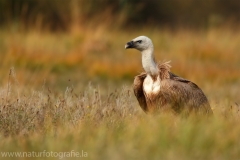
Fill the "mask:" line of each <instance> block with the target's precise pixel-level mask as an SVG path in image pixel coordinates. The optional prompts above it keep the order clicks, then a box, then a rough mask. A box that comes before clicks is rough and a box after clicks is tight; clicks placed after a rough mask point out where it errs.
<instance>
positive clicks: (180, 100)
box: [161, 72, 212, 114]
mask: <svg viewBox="0 0 240 160" xmlns="http://www.w3.org/2000/svg"><path fill="white" fill-rule="evenodd" d="M162 82H163V84H162V85H163V86H162V90H161V91H162V92H163V94H165V95H168V96H169V99H168V100H169V101H171V103H173V104H174V106H175V108H173V109H175V110H176V111H180V110H181V106H188V107H189V108H188V109H189V110H195V111H197V112H198V113H200V112H201V113H203V114H205V113H207V114H212V110H211V107H210V105H209V102H208V99H207V97H206V96H205V94H204V93H203V91H202V90H201V89H200V88H199V87H198V86H197V85H196V84H195V83H193V82H191V81H189V80H187V79H184V78H182V77H179V76H177V75H175V74H173V73H171V72H169V79H165V80H163V81H162ZM164 83H165V84H167V85H166V86H167V87H164ZM174 101H175V102H174Z"/></svg>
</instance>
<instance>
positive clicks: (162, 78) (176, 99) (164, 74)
mask: <svg viewBox="0 0 240 160" xmlns="http://www.w3.org/2000/svg"><path fill="white" fill-rule="evenodd" d="M125 48H126V49H128V48H135V49H137V50H139V51H140V52H141V53H142V65H143V68H144V70H145V72H143V73H141V74H140V75H137V76H136V77H135V79H134V84H133V90H134V94H135V96H136V98H137V100H138V102H139V104H140V107H141V108H142V109H143V110H144V111H145V112H150V113H156V112H159V111H173V112H174V113H187V114H188V113H190V112H194V113H197V114H201V115H206V114H207V115H208V114H212V110H211V107H210V105H209V102H208V99H207V97H206V96H205V94H204V93H203V91H202V90H201V89H200V88H199V87H198V86H197V85H196V84H195V83H193V82H191V81H189V80H186V79H184V78H181V77H179V76H177V75H175V74H173V73H171V72H170V67H171V66H170V64H169V62H166V63H162V64H157V63H156V62H155V58H154V54H153V52H154V47H153V44H152V41H151V39H149V38H148V37H146V36H139V37H137V38H135V39H133V40H132V41H130V42H128V43H127V44H126V45H125Z"/></svg>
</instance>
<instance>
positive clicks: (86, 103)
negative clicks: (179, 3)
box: [0, 27, 240, 159]
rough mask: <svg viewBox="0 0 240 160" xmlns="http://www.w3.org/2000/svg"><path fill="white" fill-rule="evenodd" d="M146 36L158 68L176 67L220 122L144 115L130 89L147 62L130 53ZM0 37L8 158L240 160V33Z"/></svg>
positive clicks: (0, 118) (0, 124)
mask: <svg viewBox="0 0 240 160" xmlns="http://www.w3.org/2000/svg"><path fill="white" fill-rule="evenodd" d="M140 34H144V35H147V36H149V37H150V38H152V40H153V42H154V44H155V55H156V57H157V59H158V60H160V61H162V60H172V63H171V65H172V66H173V68H172V71H173V72H174V73H176V74H177V75H180V76H182V77H184V78H186V79H189V80H192V81H194V82H196V83H197V84H198V85H199V86H200V87H201V88H202V89H203V91H204V92H205V93H206V95H207V96H208V98H209V100H210V103H211V106H212V109H213V111H214V117H211V118H208V119H199V118H196V117H189V118H187V119H186V118H182V117H181V116H179V117H176V116H173V115H169V114H164V113H162V114H161V115H156V116H150V115H146V114H145V113H143V111H142V110H141V109H140V107H139V105H138V103H137V101H136V99H135V97H134V95H133V92H132V88H131V83H132V81H133V77H134V75H136V74H138V73H140V72H141V71H142V69H141V60H140V59H141V56H140V53H138V52H137V51H134V50H127V51H126V50H124V44H125V43H126V42H127V41H129V40H131V39H132V38H134V37H136V36H139V35H140ZM0 35H1V36H0V46H1V47H0V52H1V57H2V58H1V59H0V64H1V68H0V73H1V74H0V98H1V99H0V106H1V108H0V111H1V112H0V128H1V130H0V139H1V142H0V149H1V151H29V152H30V151H35V152H37V151H40V152H41V151H43V150H47V151H54V152H63V151H71V150H75V151H79V152H81V150H84V151H86V152H87V153H88V158H89V159H239V157H240V154H239V149H240V148H239V146H240V144H239V143H240V141H239V134H240V127H239V125H238V123H239V120H240V118H239V107H240V106H239V103H240V99H239V95H240V91H239V83H240V80H239V75H240V70H239V67H240V57H239V50H240V46H239V41H240V34H239V33H238V32H236V31H231V30H230V29H226V28H222V29H210V30H206V31H187V30H179V31H174V32H171V31H168V30H164V29H157V28H156V29H151V30H149V29H148V28H145V29H141V30H140V31H138V32H136V31H131V32H130V31H129V32H127V31H119V30H109V29H108V30H107V29H105V28H101V27H99V28H95V29H85V30H84V31H79V32H73V33H56V34H52V33H39V32H36V31H29V32H27V33H18V32H16V31H10V30H1V31H0ZM90 81H91V82H90ZM9 159H19V158H17V157H14V158H9ZM22 159H25V158H22ZM38 159H42V158H38ZM52 159H55V158H54V157H52ZM67 159H72V158H67Z"/></svg>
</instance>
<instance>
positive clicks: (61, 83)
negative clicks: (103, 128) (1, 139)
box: [0, 0, 240, 102]
mask: <svg viewBox="0 0 240 160" xmlns="http://www.w3.org/2000/svg"><path fill="white" fill-rule="evenodd" d="M239 31H240V1H239V0H228V1H223V0H201V1H195V0H162V1H157V0H140V1H139V0H114V1H113V0H98V1H95V0H68V1H66V0H0V56H1V57H0V87H1V88H4V87H5V86H6V85H7V83H8V82H9V81H10V82H11V84H12V86H13V87H14V86H15V87H17V88H20V89H21V88H24V89H29V90H32V89H39V88H41V87H42V86H43V85H45V86H47V87H49V88H50V89H51V90H54V91H56V92H58V91H64V90H65V89H66V87H67V86H73V87H74V88H75V90H77V91H79V92H80V91H82V90H84V88H85V87H86V86H87V85H88V84H89V82H91V83H93V84H94V85H98V86H100V88H108V89H110V90H111V89H115V88H118V87H120V86H122V85H129V86H131V83H132V82H133V79H134V76H135V75H137V74H139V73H140V72H141V71H142V65H141V55H140V53H139V52H138V51H135V50H125V49H124V45H125V43H126V42H127V41H129V40H131V39H133V38H135V37H137V36H140V35H146V36H148V37H150V38H151V39H152V40H153V42H154V45H155V56H156V58H157V60H159V61H169V60H171V65H172V67H173V68H172V72H174V73H175V74H177V75H179V76H182V77H184V78H186V79H189V80H192V81H194V82H195V83H197V84H198V85H199V86H200V87H201V88H202V89H203V90H204V92H205V93H206V94H207V96H208V97H210V99H211V100H216V101H218V100H219V99H221V100H225V99H227V100H229V99H230V101H231V100H232V101H236V102H237V101H238V102H239V100H240V99H239V95H240V91H239V84H240V83H239V82H240V79H239V75H240V53H239V52H240V32H239ZM103 90H104V89H103Z"/></svg>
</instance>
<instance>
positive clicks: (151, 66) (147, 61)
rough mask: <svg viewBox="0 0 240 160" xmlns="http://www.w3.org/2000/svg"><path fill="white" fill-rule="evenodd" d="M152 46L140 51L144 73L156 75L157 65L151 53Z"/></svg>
mask: <svg viewBox="0 0 240 160" xmlns="http://www.w3.org/2000/svg"><path fill="white" fill-rule="evenodd" d="M153 51H154V49H153V46H151V47H149V48H148V49H146V50H143V51H142V52H141V53H142V65H143V68H144V70H145V71H146V73H147V74H148V75H150V76H153V77H155V76H157V75H158V73H159V72H158V67H157V64H156V62H155V58H154V55H153Z"/></svg>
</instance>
